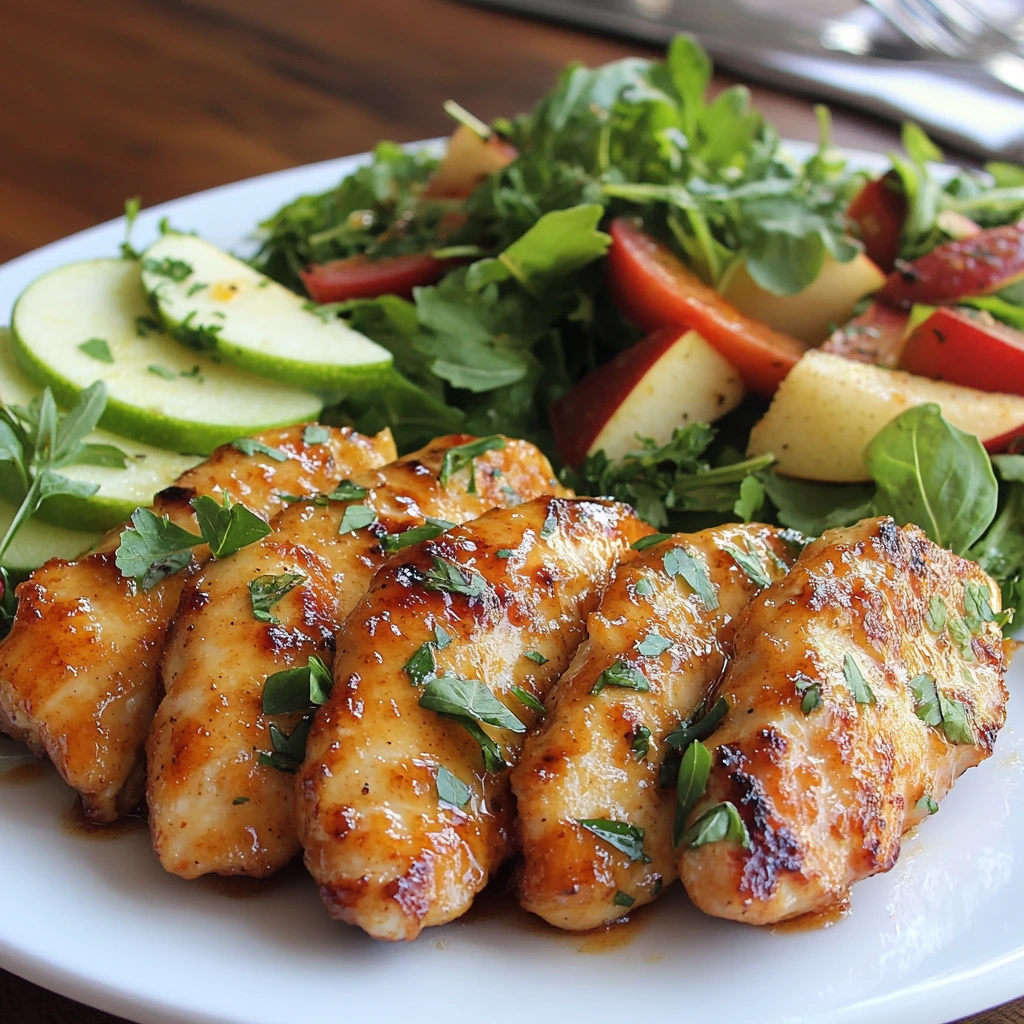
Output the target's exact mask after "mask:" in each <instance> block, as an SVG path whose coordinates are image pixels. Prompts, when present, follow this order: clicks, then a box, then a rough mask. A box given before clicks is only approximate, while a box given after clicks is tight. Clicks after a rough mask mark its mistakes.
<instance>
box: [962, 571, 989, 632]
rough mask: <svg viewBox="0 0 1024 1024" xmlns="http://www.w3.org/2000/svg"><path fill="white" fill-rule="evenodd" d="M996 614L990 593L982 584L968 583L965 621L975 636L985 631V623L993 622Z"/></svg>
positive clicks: (965, 589)
mask: <svg viewBox="0 0 1024 1024" xmlns="http://www.w3.org/2000/svg"><path fill="white" fill-rule="evenodd" d="M994 620H995V613H994V612H993V611H992V605H991V603H990V602H989V599H988V591H987V590H986V589H985V587H983V586H981V584H980V583H968V584H967V585H966V586H965V587H964V621H965V622H966V623H967V628H968V629H969V630H970V631H971V632H972V633H973V634H975V635H978V634H980V633H983V632H984V631H985V623H986V622H993V621H994Z"/></svg>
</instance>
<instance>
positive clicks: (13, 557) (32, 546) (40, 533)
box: [0, 501, 103, 576]
mask: <svg viewBox="0 0 1024 1024" xmlns="http://www.w3.org/2000/svg"><path fill="white" fill-rule="evenodd" d="M14 512H15V508H14V506H13V505H8V504H7V502H6V501H0V537H2V536H3V535H4V534H5V533H6V532H7V527H8V526H10V525H11V520H13V519H14ZM101 536H103V535H102V534H101V533H98V532H86V531H84V530H67V529H64V528H63V527H61V526H51V525H50V524H49V523H41V522H40V521H39V520H38V519H30V520H29V521H28V522H27V523H23V524H22V526H21V527H20V528H19V529H18V532H17V533H16V534H15V535H14V539H13V540H12V541H11V544H10V546H9V547H8V548H7V550H6V551H5V552H4V555H3V558H0V566H3V568H5V569H10V570H11V571H12V572H14V573H16V574H17V575H19V576H20V575H22V574H24V573H29V572H31V571H32V570H33V569H38V568H39V566H41V565H42V564H43V562H47V561H49V560H50V559H51V558H77V557H78V556H79V555H80V554H81V553H82V552H83V551H88V549H89V548H91V547H92V546H93V545H94V544H95V543H96V541H98V540H99V539H100V537H101Z"/></svg>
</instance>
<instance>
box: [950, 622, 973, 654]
mask: <svg viewBox="0 0 1024 1024" xmlns="http://www.w3.org/2000/svg"><path fill="white" fill-rule="evenodd" d="M946 623H947V625H948V626H949V635H950V636H951V637H952V638H953V641H954V643H955V644H956V645H957V646H958V647H959V648H960V654H961V656H962V657H963V659H964V661H974V647H973V646H972V644H971V637H972V633H971V627H970V626H969V625H968V624H967V622H966V620H965V619H960V618H957V617H956V616H955V615H951V616H950V617H949V618H948V619H947V620H946Z"/></svg>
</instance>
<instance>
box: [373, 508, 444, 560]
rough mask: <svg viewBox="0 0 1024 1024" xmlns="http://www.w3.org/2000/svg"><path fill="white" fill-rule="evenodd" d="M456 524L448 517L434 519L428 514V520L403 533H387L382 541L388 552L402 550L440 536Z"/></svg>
mask: <svg viewBox="0 0 1024 1024" xmlns="http://www.w3.org/2000/svg"><path fill="white" fill-rule="evenodd" d="M454 526H455V523H449V522H448V520H447V519H432V518H431V517H430V516H427V521H426V522H425V523H423V524H422V525H421V526H413V527H412V528H410V529H408V530H405V531H404V532H402V533H385V534H384V536H383V537H381V539H380V542H381V545H382V547H383V548H384V550H385V551H387V552H395V551H401V550H402V549H403V548H408V547H412V545H413V544H419V543H421V542H423V541H425V540H433V539H434V538H435V537H440V536H441V534H442V533H444V531H445V530H450V529H452V528H453V527H454Z"/></svg>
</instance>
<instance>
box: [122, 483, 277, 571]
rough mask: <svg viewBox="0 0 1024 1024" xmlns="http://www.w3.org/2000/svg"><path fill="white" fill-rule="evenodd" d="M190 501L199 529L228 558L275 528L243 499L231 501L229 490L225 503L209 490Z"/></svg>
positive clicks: (212, 548)
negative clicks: (209, 493) (245, 503)
mask: <svg viewBox="0 0 1024 1024" xmlns="http://www.w3.org/2000/svg"><path fill="white" fill-rule="evenodd" d="M189 504H191V506H192V508H193V509H195V513H196V522H198V524H199V532H200V534H202V539H203V540H204V541H206V543H207V544H209V545H210V551H211V553H212V554H213V557H214V558H227V557H228V555H233V554H234V553H235V552H236V551H240V550H241V549H242V548H244V547H247V546H248V545H250V544H254V543H255V542H256V541H258V540H259V539H260V538H261V537H266V536H267V535H268V534H270V533H271V532H272V531H271V529H270V524H269V523H268V522H267V521H266V520H265V519H262V518H261V517H260V516H258V515H257V514H256V513H255V512H253V510H252V509H251V508H249V507H248V506H246V505H243V504H242V503H241V502H235V501H232V500H231V495H230V494H228V493H227V491H225V492H224V503H223V504H221V503H220V502H218V501H217V500H216V499H215V498H211V497H210V496H209V495H206V494H200V495H199V496H198V497H197V498H193V499H192V501H191V502H190V503H189ZM122 536H123V535H122Z"/></svg>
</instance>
